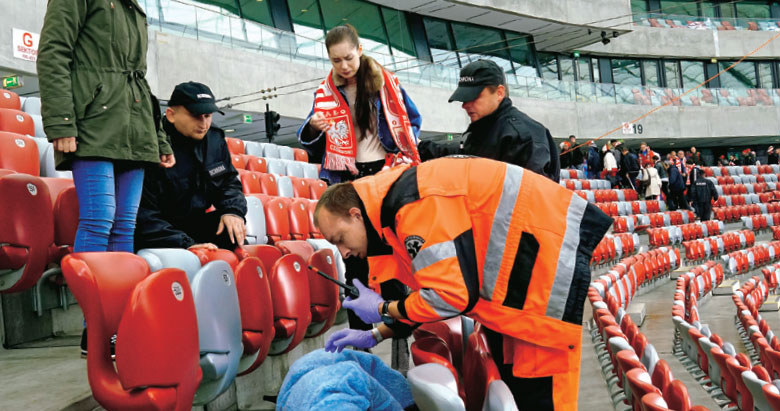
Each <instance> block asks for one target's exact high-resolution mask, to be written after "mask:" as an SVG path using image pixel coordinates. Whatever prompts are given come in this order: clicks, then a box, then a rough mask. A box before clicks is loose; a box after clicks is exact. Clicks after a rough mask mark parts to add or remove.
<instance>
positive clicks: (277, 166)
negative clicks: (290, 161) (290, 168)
mask: <svg viewBox="0 0 780 411" xmlns="http://www.w3.org/2000/svg"><path fill="white" fill-rule="evenodd" d="M266 149H267V148H266ZM265 161H266V164H267V165H268V172H269V173H271V174H276V175H277V176H284V175H287V164H286V162H285V161H284V160H281V159H279V158H275V157H269V156H265Z"/></svg>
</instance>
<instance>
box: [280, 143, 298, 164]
mask: <svg viewBox="0 0 780 411" xmlns="http://www.w3.org/2000/svg"><path fill="white" fill-rule="evenodd" d="M279 158H281V159H282V160H290V161H294V160H295V152H294V151H293V148H292V147H290V146H279Z"/></svg>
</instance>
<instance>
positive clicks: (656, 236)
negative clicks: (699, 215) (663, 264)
mask: <svg viewBox="0 0 780 411" xmlns="http://www.w3.org/2000/svg"><path fill="white" fill-rule="evenodd" d="M722 230H723V223H722V222H720V221H715V220H710V221H697V222H695V223H688V224H680V225H675V226H668V227H659V228H650V229H648V230H647V236H648V239H649V240H650V246H651V247H660V246H664V245H670V244H680V243H682V242H683V241H689V240H696V239H699V238H705V237H710V236H715V235H718V234H720V233H721V232H722Z"/></svg>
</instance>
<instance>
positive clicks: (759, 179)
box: [706, 174, 778, 190]
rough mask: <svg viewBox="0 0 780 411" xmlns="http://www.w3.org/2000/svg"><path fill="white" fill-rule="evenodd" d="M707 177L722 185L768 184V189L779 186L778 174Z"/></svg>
mask: <svg viewBox="0 0 780 411" xmlns="http://www.w3.org/2000/svg"><path fill="white" fill-rule="evenodd" d="M706 178H707V179H709V180H710V181H712V182H713V183H714V184H716V185H721V186H725V185H753V184H766V185H767V186H766V189H771V190H774V188H775V187H777V179H778V174H758V175H741V176H729V177H713V176H708V177H706ZM766 189H765V190H766ZM738 190H739V189H738Z"/></svg>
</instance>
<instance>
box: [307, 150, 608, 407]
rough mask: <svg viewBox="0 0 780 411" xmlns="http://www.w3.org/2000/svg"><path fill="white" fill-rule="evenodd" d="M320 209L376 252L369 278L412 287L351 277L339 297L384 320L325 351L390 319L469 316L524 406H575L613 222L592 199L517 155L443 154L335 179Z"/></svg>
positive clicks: (362, 343) (359, 247)
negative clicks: (592, 296)
mask: <svg viewBox="0 0 780 411" xmlns="http://www.w3.org/2000/svg"><path fill="white" fill-rule="evenodd" d="M508 182H509V183H508ZM440 193H447V196H441V195H439V194H440ZM540 193H544V195H540ZM499 200H500V201H499ZM314 213H315V215H314V221H315V224H316V225H317V227H319V229H320V231H321V232H322V234H323V236H324V237H325V238H326V239H328V240H329V241H331V242H333V243H334V244H335V245H336V246H337V247H338V248H339V251H340V252H341V254H342V255H345V256H349V255H353V254H357V255H363V256H366V255H368V256H372V257H371V273H372V277H371V283H370V284H368V285H369V286H372V287H375V285H376V283H377V282H378V281H381V280H382V279H387V278H395V279H399V280H402V281H404V283H405V284H407V285H408V286H409V287H410V288H411V290H412V291H411V292H410V293H409V294H408V295H405V296H403V298H401V299H399V300H392V301H387V300H385V299H384V298H382V297H381V296H379V295H378V294H376V293H375V292H373V291H372V290H371V289H370V288H368V287H365V286H364V285H363V284H362V283H360V282H357V281H355V282H354V285H355V286H356V287H358V289H359V291H360V297H359V298H357V299H351V298H350V299H347V300H345V301H344V307H345V308H347V309H349V310H350V311H354V312H355V313H357V314H358V315H359V316H360V317H361V318H362V319H363V320H364V321H366V322H367V323H379V326H378V327H377V328H375V329H372V330H370V331H357V330H339V331H337V332H335V333H334V334H332V335H331V336H330V338H329V339H328V341H327V342H326V343H325V348H326V350H328V351H340V350H341V349H343V347H344V346H347V345H351V346H356V347H359V348H370V347H373V346H375V345H376V344H377V343H378V342H379V341H381V340H383V339H385V338H387V337H389V336H390V335H392V330H391V329H390V328H388V327H387V326H386V325H385V324H386V323H391V324H392V323H396V322H399V321H402V322H409V323H412V324H419V323H423V322H432V321H438V320H441V319H443V318H448V317H452V316H457V315H460V314H465V315H467V316H469V317H472V318H474V319H475V320H477V321H479V322H480V323H481V324H482V326H483V327H484V328H483V329H484V330H485V332H486V334H487V342H488V346H489V347H490V351H491V352H492V355H493V359H494V361H495V362H496V365H497V366H498V369H499V372H500V375H501V379H502V380H503V381H505V382H506V383H507V385H508V387H509V389H510V391H511V392H512V394H513V395H514V398H515V402H516V403H517V404H518V405H519V407H518V408H520V409H531V410H552V409H556V410H575V409H576V407H577V393H578V383H579V373H580V370H579V368H580V350H581V345H582V306H583V303H584V301H585V294H586V293H585V290H586V289H587V287H588V284H589V283H590V278H591V275H590V269H589V260H590V257H591V252H592V250H593V249H594V248H595V246H596V245H597V244H598V242H599V240H601V238H602V237H603V235H604V233H605V232H606V231H607V229H608V228H609V227H610V226H611V225H612V219H611V218H610V217H608V216H607V215H605V214H604V213H603V212H602V211H601V210H599V209H598V207H596V206H595V205H594V204H591V203H588V202H587V201H584V200H582V199H581V198H579V197H578V196H577V195H576V194H574V193H573V192H572V191H570V190H566V189H564V188H562V187H561V186H559V185H558V184H556V183H554V182H552V181H550V180H549V179H547V178H543V177H541V176H540V175H538V174H536V173H531V172H528V170H523V169H522V168H520V167H517V166H514V165H509V164H506V163H501V162H498V161H492V160H487V159H480V158H468V159H463V158H443V159H438V160H433V161H429V162H425V163H422V164H421V165H419V166H417V167H409V166H405V167H396V168H394V169H391V170H389V171H386V172H383V173H380V174H378V175H376V176H373V177H366V178H364V179H360V180H357V181H354V182H350V183H343V184H337V185H334V186H331V187H329V188H328V189H327V190H326V191H325V193H324V194H323V195H322V197H321V198H320V200H319V202H318V203H317V208H316V209H315V211H314ZM380 214H381V218H380ZM380 220H381V221H380ZM388 221H389V222H390V223H388ZM379 232H382V233H383V234H382V235H381V236H380V235H379ZM521 234H522V235H521ZM497 239H501V240H500V241H496V240H497ZM504 239H505V240H504ZM474 244H477V245H478V246H477V247H475V246H474ZM479 245H483V246H479ZM502 255H503V257H504V258H503V259H502V258H501V257H502ZM478 264H481V265H482V266H478ZM477 276H479V278H477Z"/></svg>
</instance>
